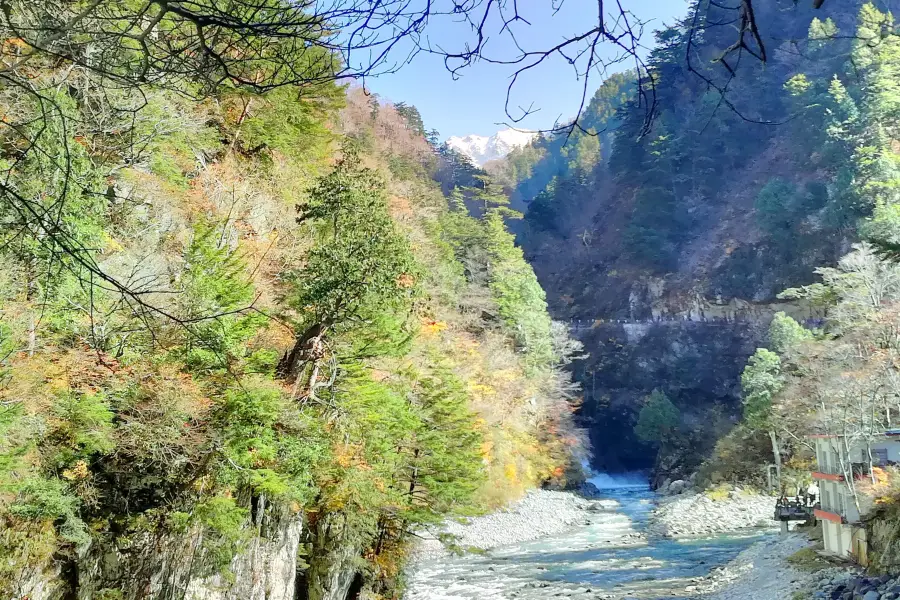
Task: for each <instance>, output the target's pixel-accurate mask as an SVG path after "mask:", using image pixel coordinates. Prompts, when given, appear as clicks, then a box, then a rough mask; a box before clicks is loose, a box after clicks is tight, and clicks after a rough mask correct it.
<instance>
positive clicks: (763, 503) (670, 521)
mask: <svg viewBox="0 0 900 600" xmlns="http://www.w3.org/2000/svg"><path fill="white" fill-rule="evenodd" d="M774 512H775V498H773V497H772V496H761V495H756V494H748V493H744V492H732V493H731V494H730V496H729V498H728V499H724V500H711V499H710V498H708V497H707V496H705V495H704V494H689V495H682V496H673V497H668V498H663V499H662V500H660V501H659V506H658V507H657V508H656V510H655V511H654V513H653V516H652V517H651V523H650V527H649V531H650V532H651V533H653V534H656V535H662V536H665V537H683V536H700V535H712V534H717V533H727V532H729V531H738V530H741V529H750V528H757V527H777V526H778V523H777V522H776V521H775V520H774V519H772V516H773V514H774Z"/></svg>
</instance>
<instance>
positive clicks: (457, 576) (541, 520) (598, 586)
mask: <svg viewBox="0 0 900 600" xmlns="http://www.w3.org/2000/svg"><path fill="white" fill-rule="evenodd" d="M601 496H602V497H605V498H606V499H607V500H606V501H600V502H598V501H596V500H587V499H584V498H580V497H578V496H575V495H572V494H562V493H559V492H533V493H531V494H529V495H527V496H526V497H525V498H524V499H523V500H522V501H520V502H518V503H516V504H514V505H512V506H510V507H509V508H508V509H506V510H504V511H501V512H498V513H494V514H492V515H487V516H484V517H477V518H475V519H470V520H468V522H466V523H450V524H447V525H446V526H445V527H444V528H443V533H452V534H454V535H455V536H457V537H456V545H457V547H458V548H469V549H471V548H475V549H477V551H475V552H468V553H465V554H464V555H462V556H453V555H451V554H449V553H448V552H447V551H446V550H444V549H442V548H441V545H440V543H439V542H438V541H437V539H436V537H437V536H436V535H433V536H432V537H433V539H431V540H430V541H426V542H424V543H423V545H422V547H420V551H419V553H418V560H417V561H416V562H415V563H414V564H413V565H412V566H411V568H410V571H409V573H408V578H407V579H408V583H409V588H408V591H407V594H406V600H510V599H517V600H544V599H546V598H556V597H559V598H567V599H569V600H598V599H607V598H608V599H624V598H662V597H666V598H673V597H682V598H697V597H699V589H700V586H703V585H706V586H710V585H712V584H711V580H710V579H709V575H710V572H711V570H713V569H715V568H717V567H721V566H723V565H726V564H727V563H728V562H729V561H730V560H731V559H733V558H735V557H736V556H738V554H739V553H740V552H741V551H742V550H744V549H746V548H747V547H748V546H750V545H751V544H752V543H753V542H754V541H755V540H758V539H761V537H764V536H761V534H760V533H759V531H753V530H746V531H742V532H740V533H739V534H737V535H709V536H705V537H704V536H694V537H685V538H682V539H675V538H671V537H662V536H657V535H651V534H648V528H647V524H648V522H649V520H650V515H651V513H652V512H653V510H654V504H655V501H656V499H657V498H658V496H656V495H655V494H654V493H653V492H651V491H650V490H649V488H648V487H647V486H646V485H644V486H640V485H638V486H633V487H624V488H618V489H603V490H602V493H601ZM686 498H688V497H687V496H683V497H682V500H683V501H684V499H686ZM609 500H614V501H613V502H610V501H609ZM668 504H669V502H668V501H667V502H666V503H665V505H668ZM709 514H710V518H712V516H713V515H714V511H710V513H709ZM554 531H555V533H546V532H554ZM517 540H521V541H517Z"/></svg>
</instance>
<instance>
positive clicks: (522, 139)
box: [447, 129, 537, 167]
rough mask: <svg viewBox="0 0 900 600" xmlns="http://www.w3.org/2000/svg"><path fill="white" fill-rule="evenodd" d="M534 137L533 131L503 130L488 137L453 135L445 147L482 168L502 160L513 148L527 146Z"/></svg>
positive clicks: (535, 133)
mask: <svg viewBox="0 0 900 600" xmlns="http://www.w3.org/2000/svg"><path fill="white" fill-rule="evenodd" d="M536 135H537V132H535V131H519V130H516V129H503V130H501V131H498V132H497V133H495V134H494V135H492V136H490V137H488V136H484V135H474V134H472V135H466V136H462V137H460V136H456V135H455V136H452V137H450V138H447V145H448V146H450V147H451V148H453V149H454V150H456V151H458V152H461V153H462V154H465V155H466V156H468V157H469V158H471V159H472V162H473V163H475V164H476V165H478V166H479V167H482V166H484V164H485V163H487V162H488V161H492V160H496V159H498V158H503V157H504V156H506V155H507V154H509V153H510V152H511V151H512V150H513V149H514V148H521V147H522V146H525V145H527V144H528V143H529V142H530V141H531V140H532V139H534V137H535V136H536Z"/></svg>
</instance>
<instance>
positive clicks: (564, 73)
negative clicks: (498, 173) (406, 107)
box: [366, 0, 687, 138]
mask: <svg viewBox="0 0 900 600" xmlns="http://www.w3.org/2000/svg"><path fill="white" fill-rule="evenodd" d="M559 3H560V0H556V2H555V3H554V2H552V0H518V4H519V13H520V15H522V16H524V17H525V18H527V19H528V20H529V21H530V23H531V25H530V26H528V25H525V24H519V25H518V26H517V28H516V29H515V30H514V32H515V33H516V35H517V37H518V40H519V43H520V45H521V46H523V47H524V48H525V49H526V50H530V49H539V48H546V47H550V46H553V45H554V44H556V43H559V42H560V41H562V40H563V39H564V37H565V36H567V35H568V36H571V35H573V34H576V33H582V32H584V31H586V30H587V29H589V28H590V27H592V26H593V24H594V23H595V22H596V13H597V0H565V1H564V2H562V3H561V7H559V10H558V11H557V12H555V14H554V13H553V10H552V8H551V5H554V4H555V5H559ZM607 4H613V3H612V2H607ZM623 5H625V6H626V7H627V8H628V9H629V10H631V11H633V12H634V14H635V15H636V16H637V17H639V18H640V19H641V20H643V21H648V20H650V22H649V24H648V25H647V28H646V30H645V34H644V36H643V37H642V39H641V41H642V43H643V44H644V45H647V46H650V45H651V44H652V42H653V35H652V30H654V29H658V28H660V27H661V26H662V25H664V24H671V23H672V22H674V20H675V19H676V18H679V17H683V16H684V14H685V13H686V12H687V0H623ZM491 29H492V31H493V35H491V36H490V38H489V40H488V45H487V49H488V54H490V55H491V56H500V57H505V58H509V57H512V56H514V55H516V54H517V52H518V51H517V50H516V48H515V46H514V44H513V42H512V40H511V39H510V38H509V36H507V35H500V34H499V33H498V32H497V30H498V29H499V25H498V24H495V26H494V27H492V28H491ZM427 35H428V37H429V40H430V42H431V43H432V44H433V45H438V44H440V45H443V46H445V47H447V48H450V47H451V46H454V47H455V48H457V49H458V48H459V47H460V41H459V40H461V39H466V40H468V39H473V36H472V35H471V34H470V33H469V30H468V26H467V25H464V24H461V23H458V22H454V21H452V20H451V19H450V18H449V17H444V18H439V19H435V20H433V21H432V22H431V23H429V25H428V30H427ZM604 53H605V54H607V55H609V56H612V54H613V53H612V50H610V49H604ZM631 66H633V63H627V64H622V65H621V66H619V67H615V68H614V69H613V70H623V69H626V68H629V67H631ZM514 71H515V68H514V67H512V66H509V65H497V64H490V63H485V62H481V63H477V64H475V65H472V66H470V67H467V68H466V69H464V70H463V71H462V72H461V73H460V76H459V79H457V80H456V81H454V79H453V77H452V75H451V74H450V73H449V72H448V71H447V70H446V69H445V67H444V62H443V58H442V57H440V56H436V55H428V54H424V53H423V54H419V55H418V56H417V57H416V58H415V59H414V60H413V62H412V63H411V64H408V65H405V66H403V67H402V68H401V69H400V70H399V71H398V72H396V73H391V74H386V75H382V76H380V77H376V78H369V79H367V80H366V86H367V87H368V88H369V89H370V90H371V91H373V92H375V93H377V94H378V95H379V96H381V97H383V98H385V99H387V100H390V101H393V102H399V101H403V102H406V103H407V104H412V105H415V106H416V107H417V108H418V109H419V111H420V112H421V114H422V118H423V119H424V121H425V125H426V127H428V128H429V129H431V128H435V129H437V130H438V131H439V132H440V133H441V137H442V138H447V137H449V136H451V135H466V134H469V133H475V134H480V135H491V134H493V133H494V132H496V131H497V130H498V129H502V128H503V127H504V126H503V125H498V123H503V122H509V121H510V119H509V117H507V116H506V114H505V112H504V102H505V99H506V89H507V86H508V85H509V81H510V77H511V75H512V74H513V72H514ZM601 81H602V76H601V75H600V74H598V73H593V74H592V75H591V80H590V84H589V88H590V92H589V97H590V94H592V93H593V91H594V90H595V89H597V87H599V86H600V82H601ZM581 90H582V81H579V80H578V77H577V76H576V74H575V73H574V71H573V69H572V67H571V66H570V65H568V64H567V63H566V62H565V60H563V59H562V58H559V57H557V58H554V59H553V60H552V61H551V62H548V63H546V64H544V65H541V66H540V67H539V68H537V69H535V70H533V71H531V72H529V73H527V74H526V75H524V76H523V77H522V78H521V79H519V81H518V82H517V84H516V87H515V88H514V92H513V95H512V96H511V100H512V101H511V102H510V108H511V112H512V113H513V114H514V115H516V114H521V112H518V113H517V111H520V109H521V108H522V107H526V108H528V107H530V108H531V110H534V111H535V112H533V114H531V115H530V116H528V117H527V118H525V119H524V120H523V121H522V122H521V123H518V124H516V125H515V126H516V127H518V128H523V129H541V128H548V127H551V126H552V125H553V123H554V121H556V119H557V118H559V119H560V120H565V119H567V118H569V117H571V116H572V115H574V114H575V111H576V110H577V107H578V104H579V101H580V98H581Z"/></svg>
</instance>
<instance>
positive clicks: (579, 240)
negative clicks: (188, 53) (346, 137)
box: [491, 0, 900, 475]
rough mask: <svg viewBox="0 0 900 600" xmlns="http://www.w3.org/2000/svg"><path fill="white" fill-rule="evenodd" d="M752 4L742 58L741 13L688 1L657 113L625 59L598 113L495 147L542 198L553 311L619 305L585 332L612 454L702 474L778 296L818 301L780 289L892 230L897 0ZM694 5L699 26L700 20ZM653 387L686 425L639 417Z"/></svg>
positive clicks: (526, 244)
mask: <svg viewBox="0 0 900 600" xmlns="http://www.w3.org/2000/svg"><path fill="white" fill-rule="evenodd" d="M754 7H755V9H756V16H757V19H758V21H759V23H760V29H761V31H762V32H763V34H764V35H765V36H766V45H767V48H768V49H769V57H768V62H767V63H766V64H762V63H760V62H759V61H758V60H755V59H753V58H752V57H751V56H745V57H744V60H741V61H740V62H739V63H733V64H730V65H729V67H730V68H731V69H733V70H734V76H733V77H732V76H731V74H730V73H729V72H728V70H727V68H726V67H724V66H723V64H722V63H721V62H718V61H717V60H716V59H717V58H718V57H720V56H722V52H723V50H724V49H725V48H727V47H728V46H729V44H730V43H731V40H730V39H729V34H728V32H727V29H728V28H727V27H718V26H717V27H713V26H711V25H710V26H703V25H704V24H708V23H709V22H711V21H715V19H716V18H717V16H716V14H715V13H709V14H702V15H694V14H689V15H687V16H686V18H685V20H684V21H683V22H681V23H678V24H676V25H674V26H673V27H669V28H666V29H664V30H663V31H661V32H659V33H658V34H657V41H658V45H657V47H656V49H654V50H653V52H652V53H651V57H650V61H649V64H650V74H651V76H652V78H653V80H654V81H655V82H656V85H655V86H654V87H653V89H652V93H653V94H655V97H656V102H657V104H656V107H655V119H654V121H653V122H652V125H651V128H650V130H649V131H644V127H645V124H646V115H647V113H646V111H647V105H646V104H644V105H642V106H641V105H637V103H636V101H635V100H636V96H635V84H634V83H633V78H631V77H629V76H628V75H627V74H625V75H618V76H615V77H612V78H610V79H609V80H607V81H606V82H605V83H604V84H603V85H602V86H601V87H600V89H599V90H598V91H597V93H596V94H595V96H594V98H593V99H592V101H591V103H590V105H589V106H588V108H587V110H586V112H585V113H584V114H583V115H581V118H580V120H579V124H580V125H581V126H582V127H583V128H585V129H586V130H588V133H582V132H581V131H580V130H578V129H576V130H574V132H573V133H572V134H571V135H568V134H567V132H564V133H563V134H558V135H555V136H547V137H544V138H542V139H539V140H537V141H536V142H535V143H533V144H532V145H531V146H530V147H527V148H524V149H523V150H521V151H516V152H514V153H512V154H511V155H510V156H509V157H508V159H507V160H506V161H505V162H504V163H502V164H495V165H491V170H492V172H493V173H494V176H495V177H496V178H497V179H498V180H499V181H501V182H503V183H504V184H505V185H506V186H507V187H508V188H509V189H510V190H511V194H512V196H513V197H514V198H516V199H520V200H522V201H523V202H527V203H528V209H527V215H526V219H525V222H526V227H525V229H524V230H523V231H522V232H521V234H520V236H519V238H520V242H521V244H522V246H523V248H524V249H525V252H526V256H527V258H528V259H529V261H530V262H531V263H532V264H533V265H534V267H535V271H536V273H537V274H538V277H539V278H540V280H541V282H542V284H543V285H544V286H545V288H546V289H547V290H548V301H549V304H550V306H551V312H552V313H553V314H554V315H555V316H556V317H557V318H559V319H580V320H582V322H583V323H584V322H586V323H591V322H592V321H594V320H600V321H606V322H605V323H597V324H596V326H594V327H593V328H585V327H582V329H581V333H580V334H579V335H580V336H581V337H582V339H583V341H584V342H585V343H586V350H587V351H588V352H590V354H591V359H590V360H589V361H587V362H586V363H583V366H582V367H580V371H579V378H580V379H581V381H582V382H583V383H584V385H585V389H586V394H587V398H586V403H585V411H584V414H585V416H586V417H587V419H588V421H589V422H590V423H591V433H592V438H593V442H594V447H595V449H596V460H597V465H598V466H599V467H603V468H608V469H629V468H636V467H649V466H651V465H653V464H654V460H658V462H657V463H656V466H657V467H658V468H659V469H661V470H669V471H671V472H673V473H674V474H676V475H677V474H679V473H681V474H687V473H688V472H689V471H690V470H691V469H692V468H693V467H695V466H696V464H697V461H698V460H699V459H700V458H701V456H702V455H703V453H704V452H706V451H708V450H709V449H710V447H711V444H712V443H713V442H714V441H715V439H717V438H718V437H720V436H721V435H722V434H724V432H726V431H728V429H729V428H730V427H731V425H732V423H734V421H735V419H736V418H737V417H738V415H739V413H740V389H739V386H738V381H739V376H740V372H741V369H742V368H743V366H744V363H745V361H746V358H747V357H748V356H749V354H750V353H752V352H753V349H754V348H755V347H756V346H757V345H758V344H759V343H760V342H761V341H762V340H763V338H764V336H765V332H766V327H767V325H768V321H769V320H770V319H771V316H772V314H773V313H774V312H776V311H778V310H787V311H788V312H791V313H792V314H793V315H794V316H795V317H797V318H798V319H800V320H803V319H808V318H818V317H820V316H822V313H821V312H820V311H818V310H815V309H814V308H813V307H811V306H810V305H809V304H808V303H806V302H793V303H783V302H781V301H779V300H777V299H776V295H777V294H778V293H779V292H781V291H782V290H783V289H785V288H786V287H790V286H795V285H799V284H805V283H809V282H812V281H813V280H814V278H815V274H814V269H815V268H816V267H818V266H822V265H833V264H835V263H836V261H837V260H838V259H839V258H840V257H841V256H842V255H843V254H845V253H846V252H848V251H849V250H850V245H851V243H852V242H853V241H855V240H857V239H859V237H860V235H861V234H864V235H868V236H875V237H878V238H880V239H882V240H889V239H892V238H893V236H895V235H896V234H895V233H893V232H894V231H896V230H895V229H894V228H893V227H892V223H893V220H894V219H895V217H894V212H895V209H894V202H895V201H896V197H895V196H896V190H897V186H896V181H897V172H898V171H897V163H898V158H897V141H896V140H897V139H898V136H897V135H896V127H897V123H898V117H900V114H898V110H897V107H898V99H900V94H898V93H897V82H898V81H900V78H898V68H900V54H898V44H900V42H898V37H897V35H896V34H895V31H894V30H895V29H896V25H895V23H894V21H893V17H891V15H890V14H889V13H888V12H886V8H887V7H884V6H879V4H878V3H874V4H873V3H863V2H844V3H841V4H840V5H837V4H835V5H832V6H826V8H825V9H824V10H822V11H816V10H813V9H812V7H810V6H807V5H806V3H794V2H790V1H780V0H770V1H767V2H759V3H754ZM719 16H721V17H723V18H724V16H725V13H723V14H722V15H719ZM695 19H698V20H699V21H700V22H701V26H700V27H699V30H700V31H702V32H703V33H702V35H693V36H691V35H689V31H690V30H691V25H692V24H693V23H694V20H695ZM695 29H697V28H695ZM686 57H688V58H689V59H690V61H689V62H686V60H685V59H686ZM710 83H711V84H712V85H711V84H710ZM724 86H727V94H726V95H725V96H724V99H723V96H722V94H720V92H719V90H721V89H726V88H725V87H724ZM716 87H718V88H719V89H718V90H717V89H716ZM589 133H597V134H598V135H595V136H592V135H589ZM873 214H874V215H875V218H874V219H873V220H870V221H867V220H866V219H867V218H868V217H871V216H872V215H873ZM616 320H625V321H629V323H624V324H622V323H619V324H617V323H615V322H614V321H616ZM659 320H662V321H664V322H662V323H655V322H654V321H659ZM610 321H613V322H610ZM735 321H737V322H735ZM641 322H643V323H641ZM654 389H659V390H660V391H662V392H664V393H665V395H666V396H667V397H668V398H670V399H671V400H672V402H673V403H674V405H675V407H676V409H677V411H678V412H679V414H680V418H679V419H677V420H678V421H679V423H680V435H679V436H675V438H677V439H674V438H673V439H669V440H668V441H662V440H660V439H645V440H643V441H642V440H640V439H638V436H637V434H636V433H635V432H634V429H633V427H634V425H635V424H636V423H637V420H638V416H639V412H640V409H641V407H642V406H643V405H644V404H645V402H646V400H645V399H646V398H647V397H648V396H649V395H650V394H651V392H652V391H653V390H654ZM660 447H661V448H662V449H663V452H662V453H661V454H660V455H659V456H658V457H657V458H656V459H655V458H654V456H655V454H656V453H655V449H656V448H660Z"/></svg>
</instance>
